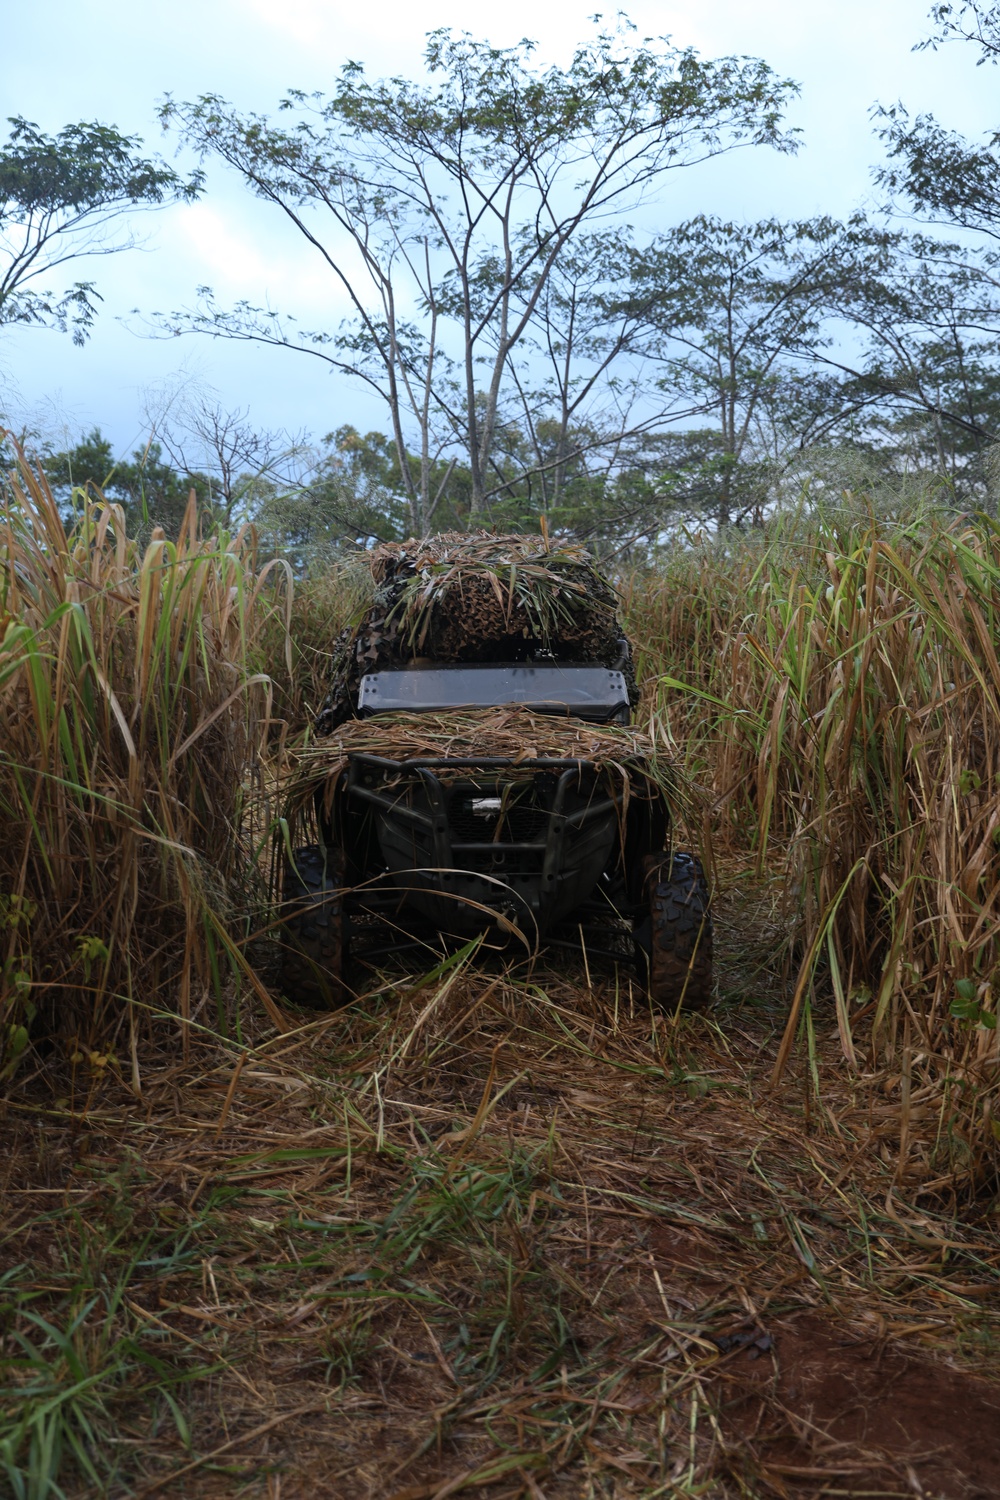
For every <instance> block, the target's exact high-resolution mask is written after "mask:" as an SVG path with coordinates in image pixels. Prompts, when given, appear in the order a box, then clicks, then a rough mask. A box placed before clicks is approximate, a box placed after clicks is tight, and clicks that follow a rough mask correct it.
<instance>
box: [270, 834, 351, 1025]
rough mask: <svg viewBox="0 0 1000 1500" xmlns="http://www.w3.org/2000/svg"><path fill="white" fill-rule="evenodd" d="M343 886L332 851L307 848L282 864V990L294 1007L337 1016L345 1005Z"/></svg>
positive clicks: (338, 862)
mask: <svg viewBox="0 0 1000 1500" xmlns="http://www.w3.org/2000/svg"><path fill="white" fill-rule="evenodd" d="M342 884H343V860H342V859H341V858H340V857H339V856H338V855H337V853H336V852H335V851H334V850H332V849H326V850H324V849H322V848H321V847H320V845H319V844H306V845H305V846H304V847H302V848H300V849H296V850H295V853H294V857H293V858H292V859H290V860H287V861H286V862H285V871H284V882H283V888H282V896H283V903H282V923H281V927H280V929H279V937H280V940H281V957H282V965H281V985H282V989H283V990H284V992H285V995H286V996H287V998H288V999H289V1000H291V1001H292V1002H293V1004H295V1005H305V1006H308V1007H309V1008H310V1009H314V1010H336V1009H338V1008H339V1007H340V1006H341V1005H344V1004H346V1002H347V1001H348V1000H349V999H350V995H349V994H348V991H347V986H346V984H345V982H344V973H345V969H346V965H347V919H346V916H345V914H344V898H343V891H342V888H341V887H342Z"/></svg>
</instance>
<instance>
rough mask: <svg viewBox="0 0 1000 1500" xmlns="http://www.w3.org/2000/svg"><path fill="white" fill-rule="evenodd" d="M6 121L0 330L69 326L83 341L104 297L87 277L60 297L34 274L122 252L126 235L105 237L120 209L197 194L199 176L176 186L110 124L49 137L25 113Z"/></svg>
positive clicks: (1, 159) (1, 163) (1, 169)
mask: <svg viewBox="0 0 1000 1500" xmlns="http://www.w3.org/2000/svg"><path fill="white" fill-rule="evenodd" d="M9 124H10V126H11V131H10V136H9V138H8V141H7V144H6V145H5V146H4V147H2V148H0V327H2V326H3V325H4V324H11V323H29V324H40V325H43V326H50V327H55V328H59V329H61V330H62V331H63V332H65V331H66V330H67V329H69V328H71V329H72V332H73V342H74V343H75V344H82V343H84V342H85V341H86V338H87V335H88V334H89V332H90V328H91V325H92V324H93V321H94V318H95V316H96V314H97V304H98V302H99V301H100V300H101V299H100V294H99V293H98V292H97V290H96V286H95V284H94V282H92V281H78V282H76V283H75V284H74V285H73V286H72V287H70V288H69V289H68V290H67V291H64V292H63V293H61V294H58V293H53V292H50V291H41V290H39V289H38V286H37V282H38V280H39V278H41V277H44V276H46V275H48V274H49V273H50V272H51V271H54V270H55V269H56V267H57V266H61V265H63V264H65V263H66V262H67V261H70V260H74V259H78V258H79V257H81V256H88V255H97V254H101V255H106V254H108V253H109V252H110V251H114V250H122V249H125V248H127V246H128V245H129V244H131V243H132V242H131V240H130V239H129V238H126V239H124V240H122V241H120V242H118V243H115V242H114V238H113V235H112V225H113V223H114V221H115V220H116V219H117V218H118V217H119V216H120V215H121V214H122V213H124V212H125V211H126V210H136V209H140V208H151V207H156V206H157V205H159V204H162V203H164V202H167V201H168V200H170V199H172V198H178V197H181V198H191V197H194V196H195V195H196V194H197V193H198V192H199V191H200V187H201V176H200V174H198V173H196V174H195V175H194V176H193V177H192V178H191V179H190V180H189V181H188V182H183V181H182V180H181V178H180V177H178V175H177V173H176V172H175V171H173V169H172V168H170V167H168V166H167V165H166V164H165V163H164V162H161V161H157V160H155V159H150V158H145V157H142V156H140V155H139V154H138V152H139V148H140V147H141V145H142V142H141V141H140V140H139V139H138V138H137V137H135V136H126V135H122V134H121V133H120V131H118V130H116V129H115V128H114V127H113V126H111V125H102V124H100V123H98V122H96V121H95V122H93V123H90V124H88V123H86V122H81V123H79V124H76V125H67V126H65V127H64V128H63V129H62V130H60V131H59V132H58V133H57V134H56V135H46V134H45V133H44V132H43V131H41V130H40V129H39V128H38V126H37V125H35V124H33V123H32V122H31V121H30V120H26V119H24V118H23V117H22V116H16V117H14V118H12V119H11V120H10V121H9Z"/></svg>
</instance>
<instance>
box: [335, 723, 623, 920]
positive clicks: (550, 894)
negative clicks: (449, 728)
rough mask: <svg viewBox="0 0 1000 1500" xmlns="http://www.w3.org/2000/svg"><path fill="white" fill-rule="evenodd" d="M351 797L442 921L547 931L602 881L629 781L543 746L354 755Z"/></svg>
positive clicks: (413, 898) (408, 885)
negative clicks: (534, 752)
mask: <svg viewBox="0 0 1000 1500" xmlns="http://www.w3.org/2000/svg"><path fill="white" fill-rule="evenodd" d="M344 790H345V794H346V797H347V799H348V802H349V804H353V806H354V807H355V809H359V810H360V808H362V807H363V808H365V809H367V810H368V812H369V813H370V815H371V817H372V818H373V820H374V827H375V833H376V837H377V841H378V846H379V850H380V853H381V857H382V860H383V861H384V868H385V869H386V870H387V871H388V874H389V878H390V880H391V882H392V884H393V886H394V888H395V890H396V891H397V892H399V894H400V895H402V896H403V897H404V899H405V901H406V902H407V904H412V905H413V906H414V907H415V908H417V909H418V910H419V911H421V912H422V913H423V915H425V916H426V917H429V918H430V919H431V920H432V921H433V922H434V923H435V924H436V925H437V926H438V927H440V928H441V929H442V930H444V931H454V932H460V933H461V932H469V931H476V930H482V928H483V927H484V926H488V925H490V923H491V922H493V921H496V919H497V918H498V917H499V918H503V919H506V920H507V921H513V922H516V923H517V924H518V925H519V926H522V927H524V926H525V925H526V926H527V928H528V929H529V931H530V930H534V931H535V932H537V933H541V932H543V931H545V930H546V929H547V928H548V927H550V926H551V925H552V924H553V923H554V922H557V921H558V920H559V919H560V918H561V917H563V916H565V915H566V914H567V913H568V912H570V911H572V910H573V909H574V908H575V907H577V906H579V905H580V903H581V902H583V901H585V900H586V899H587V897H588V896H590V895H591V893H592V892H593V891H594V889H595V887H596V886H597V884H598V882H599V881H600V879H601V875H602V873H603V871H604V870H605V869H606V868H607V866H608V864H609V861H611V860H612V857H613V854H614V851H615V848H616V845H619V844H620V833H621V823H622V810H623V803H624V787H623V785H622V783H621V780H620V778H619V780H618V783H617V785H616V782H615V778H614V777H613V776H612V775H611V774H610V773H608V772H607V771H605V770H603V769H602V768H601V767H599V766H597V765H596V764H595V763H594V762H592V761H589V760H586V759H584V758H580V759H566V758H564V757H558V758H557V757H546V756H539V757H533V758H526V759H524V760H518V761H515V760H512V759H510V758H505V757H500V756H476V757H470V758H450V757H447V756H435V757H426V758H422V759H418V760H405V761H398V760H392V759H390V758H388V757H384V756H379V755H373V754H370V753H366V752H355V753H353V754H352V755H351V756H350V759H349V763H348V770H347V777H346V784H345V787H344Z"/></svg>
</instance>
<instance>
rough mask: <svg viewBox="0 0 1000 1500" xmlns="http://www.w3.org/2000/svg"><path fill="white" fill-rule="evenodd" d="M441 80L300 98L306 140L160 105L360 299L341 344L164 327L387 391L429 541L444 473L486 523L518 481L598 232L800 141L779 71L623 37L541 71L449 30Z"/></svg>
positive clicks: (168, 119)
mask: <svg viewBox="0 0 1000 1500" xmlns="http://www.w3.org/2000/svg"><path fill="white" fill-rule="evenodd" d="M598 19H599V18H598ZM426 64H427V70H428V80H427V82H426V83H420V84H418V83H414V82H412V81H409V80H406V79H403V78H392V79H382V80H374V81H373V80H370V79H369V78H368V77H367V76H366V74H365V72H364V69H363V67H362V66H361V65H360V64H358V63H353V62H352V63H349V64H347V65H346V66H345V67H344V68H343V69H342V71H341V75H340V78H339V81H338V84H337V86H336V89H335V91H334V93H333V94H332V96H330V97H329V98H323V97H320V96H315V97H307V96H306V95H305V94H303V93H302V92H301V91H293V92H292V93H291V94H290V95H289V97H288V98H287V99H285V100H284V101H283V105H282V107H283V108H284V109H285V110H287V111H289V112H293V111H294V112H295V114H296V116H297V118H296V120H295V121H294V123H293V124H292V125H291V127H279V126H277V125H275V124H274V123H273V122H272V121H271V120H269V119H267V118H266V117H264V116H259V115H242V114H240V113H239V112H238V111H236V110H235V109H234V108H233V107H232V106H231V105H229V104H228V103H227V102H226V101H225V100H224V99H222V98H220V97H219V96H218V95H215V94H208V95H203V96H202V97H201V98H200V99H198V100H195V101H193V102H190V103H185V104H180V103H176V102H174V101H169V102H168V103H167V104H166V105H165V106H164V108H163V110H162V118H163V120H164V122H165V123H168V124H173V125H176V126H177V127H179V129H180V132H181V134H182V137H183V139H184V140H185V141H186V142H187V143H188V144H190V145H191V146H193V148H194V149H195V150H196V151H197V152H198V153H199V154H200V155H201V156H202V157H206V156H213V157H217V158H220V159H221V160H222V161H224V162H226V163H227V164H228V165H229V166H230V167H232V168H233V169H234V170H235V171H236V172H238V173H239V174H240V175H241V176H242V178H243V179H244V181H245V182H246V184H247V186H248V187H249V188H250V190H251V191H252V192H254V193H255V194H256V195H257V196H259V197H261V198H263V199H264V200H265V201H267V202H270V203H272V204H273V205H275V206H276V207H277V208H279V209H281V210H282V212H283V214H284V215H285V218H286V222H287V221H290V222H291V223H293V224H294V225H296V226H297V227H298V228H299V229H300V230H301V231H303V232H305V233H307V234H308V236H309V238H310V239H311V240H312V241H313V242H314V243H317V244H319V245H320V246H321V248H322V250H323V253H324V255H325V256H326V258H327V261H328V263H329V265H330V269H331V272H332V274H333V275H334V276H335V277H336V279H337V281H338V284H339V285H341V286H343V287H345V288H346V290H347V292H348V295H349V297H350V299H351V302H352V304H353V313H352V316H351V318H350V319H349V320H348V321H347V322H345V323H344V324H343V325H342V327H341V328H340V329H339V330H332V329H329V328H317V329H311V330H306V329H299V328H298V327H296V326H295V325H294V323H293V322H292V320H290V319H287V318H283V317H281V316H280V315H279V314H278V313H276V312H274V311H272V310H271V309H270V308H267V307H261V306H254V305H252V304H251V303H249V302H243V303H239V304H238V305H237V306H236V307H235V308H233V309H231V310H228V311H227V310H225V309H222V308H219V307H218V306H217V305H216V303H215V302H214V300H213V299H212V297H211V294H210V292H208V291H207V289H203V290H205V291H206V295H205V297H204V300H203V303H202V306H201V308H200V310H199V311H198V312H197V313H196V314H194V315H193V316H191V315H187V314H174V315H172V316H171V317H169V318H167V319H165V320H164V322H165V326H166V327H167V328H168V329H170V330H171V331H173V332H179V331H181V330H183V329H195V330H198V331H201V332H203V333H207V334H210V335H213V336H215V337H227V338H236V339H250V340H258V341H261V342H263V343H266V344H271V345H275V346H280V347H284V348H294V349H301V350H303V351H305V352H308V353H309V354H310V355H311V356H313V357H314V358H319V359H321V360H323V361H324V362H325V363H327V364H328V365H329V366H331V367H332V368H333V369H335V370H338V371H341V372H343V373H345V374H348V375H350V376H352V377H353V378H355V379H357V380H359V381H361V382H362V383H363V384H364V385H365V386H366V387H367V388H368V389H369V390H373V391H375V392H377V393H378V394H379V395H380V396H381V397H382V399H383V400H384V402H385V405H386V415H387V418H388V426H389V427H390V429H391V431H392V435H393V443H394V446H395V450H396V463H397V471H398V475H399V478H400V480H401V482H402V488H403V492H404V494H405V497H406V500H407V505H408V508H409V525H410V527H411V528H412V529H413V530H414V531H416V532H418V533H424V532H426V531H428V530H430V529H432V525H431V523H432V521H434V519H435V518H434V511H435V509H436V505H437V503H438V495H439V493H440V487H439V486H436V475H435V472H434V471H435V466H436V465H437V464H438V462H439V460H441V459H442V458H451V457H456V456H457V457H460V460H461V462H462V464H463V465H465V466H466V467H467V471H468V476H469V482H470V487H471V492H470V502H469V509H470V515H471V516H472V517H478V516H480V515H481V514H482V513H483V512H484V511H485V510H486V507H487V504H488V501H489V499H490V497H491V496H492V495H493V494H494V493H501V492H503V491H504V490H505V489H506V486H507V483H508V482H509V477H514V476H508V475H506V474H504V473H503V472H500V473H499V474H497V472H496V456H497V452H498V448H500V447H501V446H502V445H501V444H500V442H499V438H500V434H501V431H502V429H503V426H504V424H505V423H506V422H507V421H508V420H509V418H510V415H511V412H512V411H515V412H519V413H520V409H521V408H522V407H523V405H524V399H523V398H524V397H525V395H526V370H525V366H524V358H525V353H526V351H529V350H530V348H531V347H532V341H534V345H535V347H536V348H537V347H539V346H540V345H542V344H544V343H546V337H545V321H546V318H547V317H548V318H550V320H551V319H554V320H555V322H556V323H564V322H565V318H564V314H565V311H566V307H567V305H568V304H567V300H566V296H565V295H564V294H565V293H566V292H567V289H568V288H569V287H571V286H572V285H573V283H574V280H575V278H576V272H575V270H574V266H573V263H572V259H573V256H574V254H575V251H576V248H577V246H578V245H581V246H582V245H583V244H585V236H586V235H587V233H588V232H589V230H590V226H591V224H592V223H593V222H594V221H595V220H598V219H600V218H602V217H606V216H607V215H609V214H611V213H617V214H623V213H624V212H625V211H626V210H627V209H628V208H629V207H630V206H631V205H633V204H635V203H636V202H637V201H638V200H639V199H640V198H641V197H642V196H643V195H644V194H646V193H648V192H651V191H653V190H654V189H655V188H656V187H658V186H659V185H660V184H661V182H662V181H663V179H664V178H665V177H666V175H667V174H669V173H670V172H672V171H676V170H678V169H679V168H682V167H686V166H690V165H693V164H694V163H696V162H701V161H704V160H705V159H706V158H707V157H711V156H715V155H718V154H719V153H721V152H723V151H726V150H728V149H730V148H731V147H733V146H735V145H737V144H751V143H752V144H758V145H769V146H773V147H775V148H777V149H779V150H791V149H793V147H794V144H795V142H794V137H793V136H792V135H790V134H787V133H785V132H783V130H782V128H781V114H782V110H783V108H784V106H785V104H786V102H787V101H788V99H789V98H790V97H791V95H792V94H793V93H794V87H793V85H791V84H790V83H789V82H788V81H787V80H782V79H779V78H778V77H776V75H775V74H774V73H773V72H772V71H771V70H770V69H769V68H768V67H767V65H766V64H765V63H763V62H761V61H759V60H756V59H748V58H722V59H719V60H717V61H705V60H703V59H701V58H699V57H697V56H696V55H695V53H693V52H692V51H690V50H682V49H678V48H675V47H672V46H671V45H670V44H669V43H668V42H666V41H664V40H662V39H661V40H658V41H653V40H646V41H642V42H639V41H636V40H634V39H633V38H632V37H631V36H630V35H628V31H627V28H626V27H625V26H624V25H623V26H622V27H621V28H620V29H619V30H618V31H617V32H608V31H598V33H597V35H596V36H595V38H594V39H593V40H592V41H591V42H590V43H587V44H584V45H582V46H580V47H578V48H577V49H576V51H575V52H574V55H573V58H572V61H571V63H570V64H569V66H568V67H566V68H558V67H549V68H539V67H537V66H536V65H535V63H534V59H533V45H532V44H531V43H530V42H520V43H518V44H517V45H516V46H514V47H510V48H496V47H491V46H490V45H489V44H488V43H486V42H480V41H476V40H474V39H473V38H471V37H469V36H468V35H460V36H454V35H452V34H450V33H448V32H446V31H437V32H433V33H431V35H430V37H429V39H428V45H427V50H426ZM498 272H499V274H498ZM564 272H565V275H564V274H563V273H564ZM560 278H562V292H561V293H560V292H559V290H558V287H559V284H560ZM550 292H552V294H553V296H552V297H550ZM570 300H572V298H570ZM402 307H406V308H408V309H415V311H412V312H409V313H408V314H407V315H406V316H403V315H401V314H400V312H399V311H398V310H399V309H400V308H402ZM590 332H591V333H592V334H593V335H594V337H595V338H596V340H597V343H600V340H601V338H604V337H607V336H608V329H606V328H605V329H603V330H601V331H600V332H598V331H597V330H591V331H590ZM584 345H585V347H584V349H583V350H582V351H580V353H579V355H578V356H576V357H579V358H582V359H583V360H584V362H585V363H587V362H589V363H590V364H591V366H593V361H594V357H595V355H596V356H597V365H596V369H594V368H591V376H592V377H593V380H594V381H595V382H597V383H599V384H600V386H601V389H602V390H603V391H604V392H605V393H606V394H607V393H608V392H609V391H610V389H611V387H610V385H609V382H610V380H611V375H610V368H611V367H610V363H606V362H605V361H604V360H603V358H602V357H601V355H600V354H599V352H598V350H597V348H596V345H595V343H594V339H593V338H590V337H589V336H588V337H587V338H584ZM528 383H530V380H529V381H528ZM572 384H574V381H573V380H572V379H570V380H569V381H567V380H566V379H565V378H564V379H563V381H562V397H563V406H564V408H565V406H566V398H567V397H568V395H569V387H570V385H572ZM576 394H577V395H578V394H579V391H577V392H576ZM529 406H533V403H531V402H529ZM570 415H573V416H574V420H575V421H576V423H577V425H580V423H581V418H582V413H581V412H580V411H576V412H575V413H572V414H571V413H569V412H567V411H566V410H565V409H564V411H563V414H562V418H561V423H562V427H563V429H564V430H565V428H566V425H567V421H568V419H569V417H570ZM620 435H621V434H620V433H619V437H620ZM557 464H558V459H557ZM414 465H415V467H414ZM531 468H532V469H533V470H534V471H535V472H537V471H538V470H537V464H535V463H533V464H532V465H531Z"/></svg>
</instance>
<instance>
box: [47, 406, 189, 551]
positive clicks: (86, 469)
mask: <svg viewBox="0 0 1000 1500" xmlns="http://www.w3.org/2000/svg"><path fill="white" fill-rule="evenodd" d="M44 463H45V472H46V475H47V477H48V480H49V483H50V484H51V485H52V487H53V490H54V491H55V492H56V494H57V495H58V496H59V497H60V499H61V500H62V501H63V502H64V503H66V504H71V503H72V500H71V492H72V490H73V489H84V488H89V489H90V491H91V493H94V492H99V493H100V494H102V495H103V496H104V497H105V499H107V500H111V501H113V502H115V503H116V504H118V505H120V506H121V507H122V510H123V512H124V514H125V521H126V525H127V527H128V529H129V531H130V532H133V533H134V532H137V531H143V532H145V533H146V534H147V535H148V533H149V531H150V529H151V528H152V527H153V526H161V527H162V528H163V530H164V531H165V532H166V534H167V536H168V537H169V538H170V539H171V541H175V540H176V539H177V537H178V536H179V535H180V531H181V526H182V524H183V521H184V514H185V512H186V510H187V505H188V499H189V497H190V495H191V492H192V490H193V491H194V495H195V500H196V504H197V507H198V511H199V513H200V514H201V515H202V516H204V517H205V519H206V520H207V521H209V522H210V521H211V507H210V497H211V481H210V480H209V478H208V476H207V475H205V474H198V473H195V474H181V473H178V471H177V470H176V469H175V468H174V467H173V465H172V464H170V463H167V462H166V461H165V460H164V457H163V449H162V447H161V445H160V444H159V443H156V442H150V443H148V444H147V445H146V447H145V448H140V449H137V450H136V452H135V453H133V455H132V457H131V459H116V458H115V457H114V456H113V453H112V448H111V444H110V442H108V440H107V438H105V437H103V436H102V435H101V430H100V428H99V427H95V428H93V429H92V430H91V431H90V432H89V433H88V434H87V436H86V437H84V438H82V439H81V440H80V441H79V442H78V443H76V444H75V445H74V446H73V447H72V448H67V449H64V450H63V451H62V452H58V453H51V452H50V453H47V454H46V455H45V457H44Z"/></svg>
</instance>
